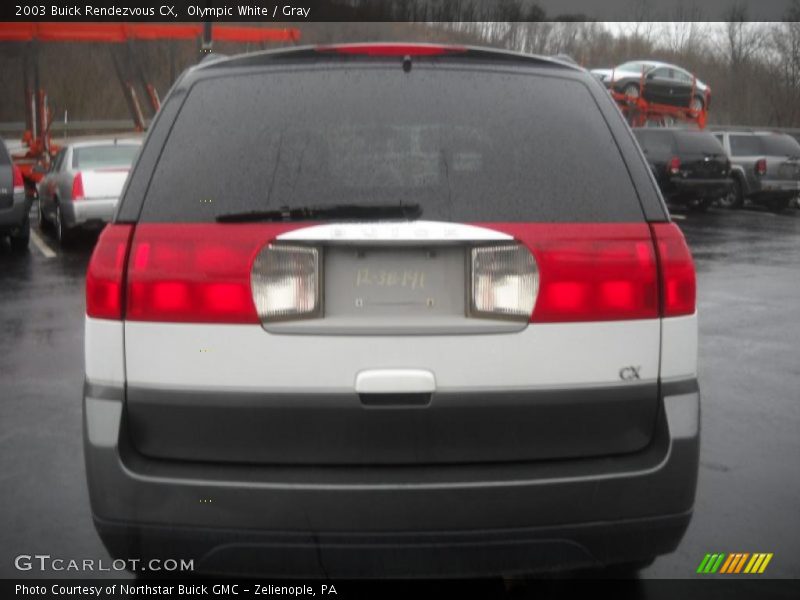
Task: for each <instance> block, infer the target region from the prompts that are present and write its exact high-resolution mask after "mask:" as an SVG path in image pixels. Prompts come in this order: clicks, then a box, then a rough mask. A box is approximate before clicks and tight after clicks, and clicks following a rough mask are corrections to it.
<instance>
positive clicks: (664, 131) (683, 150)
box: [633, 128, 732, 210]
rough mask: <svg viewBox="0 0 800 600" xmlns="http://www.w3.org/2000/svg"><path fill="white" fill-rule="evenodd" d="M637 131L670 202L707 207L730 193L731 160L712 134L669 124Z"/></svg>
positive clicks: (662, 190)
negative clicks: (673, 127) (667, 126)
mask: <svg viewBox="0 0 800 600" xmlns="http://www.w3.org/2000/svg"><path fill="white" fill-rule="evenodd" d="M633 132H634V134H635V135H636V139H637V140H638V141H639V145H640V146H641V147H642V151H643V152H644V155H645V158H647V162H648V163H649V165H650V168H651V169H652V171H653V175H655V178H656V181H657V182H658V186H659V187H660V188H661V193H662V194H663V195H664V198H666V199H667V200H668V201H669V202H672V203H676V204H684V205H686V206H689V207H690V208H696V209H699V210H705V209H706V208H708V207H709V206H711V204H713V203H714V202H715V201H717V200H718V199H720V198H723V197H724V196H726V195H727V194H728V193H729V190H730V187H731V185H732V182H731V179H730V166H731V165H730V161H729V160H728V157H727V155H726V154H725V150H724V149H723V147H722V145H721V144H720V143H719V141H718V140H717V139H716V138H715V137H714V136H713V135H712V134H710V133H708V132H705V131H695V130H689V129H668V128H637V129H634V130H633Z"/></svg>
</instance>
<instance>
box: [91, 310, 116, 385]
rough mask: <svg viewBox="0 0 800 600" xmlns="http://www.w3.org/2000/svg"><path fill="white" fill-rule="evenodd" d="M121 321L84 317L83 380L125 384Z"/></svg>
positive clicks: (101, 383) (96, 382)
mask: <svg viewBox="0 0 800 600" xmlns="http://www.w3.org/2000/svg"><path fill="white" fill-rule="evenodd" d="M123 333H124V324H123V323H122V321H110V320H107V319H93V318H92V317H88V316H87V317H86V322H85V323H84V334H85V337H86V339H85V342H84V345H83V347H84V360H85V365H86V379H87V380H88V381H90V382H91V383H94V384H98V385H111V386H121V385H123V384H124V383H125V341H124V337H123Z"/></svg>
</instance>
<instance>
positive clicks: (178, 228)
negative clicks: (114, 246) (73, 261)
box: [125, 223, 298, 323]
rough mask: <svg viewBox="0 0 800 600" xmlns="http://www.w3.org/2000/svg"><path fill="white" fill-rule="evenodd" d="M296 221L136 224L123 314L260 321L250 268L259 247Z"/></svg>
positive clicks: (186, 319)
mask: <svg viewBox="0 0 800 600" xmlns="http://www.w3.org/2000/svg"><path fill="white" fill-rule="evenodd" d="M297 226H298V225H296V224H295V225H280V226H278V225H264V224H235V225H220V224H197V223H193V224H187V223H184V224H180V225H170V224H160V223H146V224H142V225H139V226H138V227H137V228H136V234H135V235H134V237H133V243H132V244H131V252H130V261H129V264H128V278H127V290H128V295H127V305H126V306H127V308H126V311H125V312H126V314H125V318H126V319H130V320H133V321H174V322H196V323H260V322H261V321H260V319H259V318H258V313H257V312H256V307H255V304H254V302H253V293H252V290H251V287H250V272H251V269H252V266H253V261H254V260H255V257H256V255H257V254H258V252H259V250H260V249H261V248H262V247H263V246H264V245H265V244H267V243H268V242H269V241H270V240H272V239H274V237H275V236H276V235H278V234H279V233H282V232H284V231H287V230H289V229H293V228H296V227H297Z"/></svg>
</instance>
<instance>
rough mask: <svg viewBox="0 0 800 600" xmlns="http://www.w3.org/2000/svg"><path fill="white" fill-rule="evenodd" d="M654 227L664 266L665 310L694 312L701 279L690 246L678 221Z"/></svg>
mask: <svg viewBox="0 0 800 600" xmlns="http://www.w3.org/2000/svg"><path fill="white" fill-rule="evenodd" d="M651 227H652V230H653V237H654V239H655V242H656V248H657V249H658V261H659V264H660V267H661V306H662V308H661V314H662V316H664V317H677V316H681V315H691V314H694V311H695V304H696V296H697V282H696V276H695V269H694V262H693V261H692V254H691V252H690V251H689V246H687V245H686V240H685V239H684V237H683V234H682V233H681V230H680V229H678V226H677V225H675V224H674V223H654V224H652V225H651Z"/></svg>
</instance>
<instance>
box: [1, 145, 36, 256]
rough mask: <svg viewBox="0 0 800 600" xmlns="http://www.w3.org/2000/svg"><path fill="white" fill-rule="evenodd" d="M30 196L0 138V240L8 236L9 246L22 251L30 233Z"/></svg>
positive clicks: (26, 245)
mask: <svg viewBox="0 0 800 600" xmlns="http://www.w3.org/2000/svg"><path fill="white" fill-rule="evenodd" d="M32 201H33V199H32V197H31V196H29V195H28V194H27V193H26V192H25V183H24V181H23V179H22V172H21V171H20V170H19V167H17V165H15V164H14V163H13V162H12V161H11V156H10V155H9V153H8V148H6V145H5V142H4V141H2V140H0V241H1V240H2V238H3V237H8V238H9V240H10V242H11V248H12V249H13V250H16V251H23V250H25V249H26V248H27V247H28V242H29V240H30V235H31V225H30V219H29V217H28V213H29V212H30V208H31V202H32Z"/></svg>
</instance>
